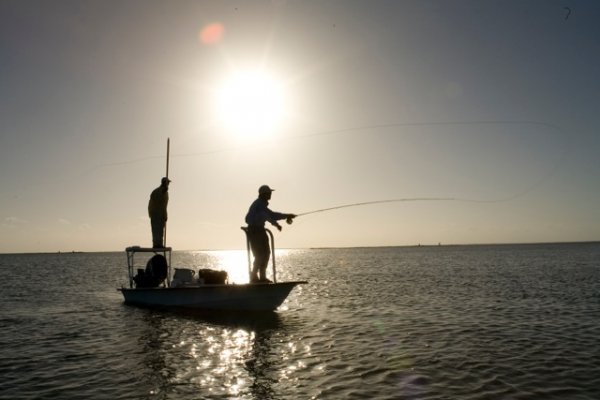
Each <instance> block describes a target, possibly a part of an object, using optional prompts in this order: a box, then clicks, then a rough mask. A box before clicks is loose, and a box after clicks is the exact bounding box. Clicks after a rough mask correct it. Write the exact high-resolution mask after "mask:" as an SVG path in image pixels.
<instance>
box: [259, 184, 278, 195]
mask: <svg viewBox="0 0 600 400" xmlns="http://www.w3.org/2000/svg"><path fill="white" fill-rule="evenodd" d="M274 190H275V189H271V188H270V187H269V186H268V185H262V186H261V187H259V188H258V194H263V193H271V192H273V191H274Z"/></svg>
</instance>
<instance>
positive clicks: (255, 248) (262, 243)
mask: <svg viewBox="0 0 600 400" xmlns="http://www.w3.org/2000/svg"><path fill="white" fill-rule="evenodd" d="M250 248H251V249H252V254H253V255H254V264H253V268H252V276H251V278H250V280H251V281H256V280H258V278H259V277H258V274H259V273H260V279H261V280H264V279H266V278H267V275H266V272H267V265H268V264H269V258H270V257H271V250H270V248H269V239H268V238H267V232H266V231H264V230H261V231H256V232H252V235H251V236H250Z"/></svg>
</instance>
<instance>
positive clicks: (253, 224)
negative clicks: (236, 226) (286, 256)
mask: <svg viewBox="0 0 600 400" xmlns="http://www.w3.org/2000/svg"><path fill="white" fill-rule="evenodd" d="M273 190H274V189H271V188H270V187H269V186H267V185H262V186H261V187H260V188H258V198H257V199H256V200H254V202H253V203H252V205H251V206H250V209H248V214H246V223H247V224H248V240H249V241H250V248H251V249H252V254H253V255H254V264H253V268H252V274H251V275H250V282H251V283H255V282H266V283H270V282H271V281H270V280H269V279H267V265H268V264H269V258H270V257H271V249H270V246H269V238H268V237H267V231H265V222H267V221H269V223H270V224H271V225H273V226H275V227H276V228H277V229H278V230H279V231H281V225H279V223H277V221H278V220H281V219H287V222H288V224H291V223H292V220H293V219H294V218H296V215H295V214H284V213H280V212H275V211H271V210H270V209H269V200H271V193H272V192H273ZM273 251H275V249H273ZM259 274H260V276H259Z"/></svg>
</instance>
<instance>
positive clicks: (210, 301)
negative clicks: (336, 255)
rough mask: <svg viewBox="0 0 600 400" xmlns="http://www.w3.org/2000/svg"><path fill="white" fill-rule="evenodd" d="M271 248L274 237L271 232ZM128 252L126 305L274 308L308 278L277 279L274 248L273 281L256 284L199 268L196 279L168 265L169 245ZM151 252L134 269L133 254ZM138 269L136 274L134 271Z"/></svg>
mask: <svg viewBox="0 0 600 400" xmlns="http://www.w3.org/2000/svg"><path fill="white" fill-rule="evenodd" d="M246 229H247V228H246V227H242V230H244V232H246V250H247V252H248V273H249V275H250V272H251V265H250V261H251V255H250V244H249V241H248V236H247V230H246ZM266 231H267V233H268V234H269V236H270V238H271V249H275V240H274V237H273V234H272V232H271V231H269V230H268V229H266ZM125 252H126V253H127V269H128V274H129V287H122V288H119V289H118V290H120V291H121V293H123V297H124V298H125V303H126V304H134V305H141V306H147V307H159V308H185V309H198V310H228V311H274V310H276V309H277V308H278V307H279V306H280V305H281V304H282V303H283V302H284V301H285V299H286V298H287V297H288V295H289V294H290V292H291V291H292V289H294V287H296V286H297V285H300V284H306V283H308V282H307V281H287V282H277V274H276V264H275V251H273V252H272V253H273V254H272V258H271V264H272V267H273V270H272V271H273V281H272V282H259V283H244V284H235V283H228V282H227V280H226V274H225V273H224V272H221V273H219V272H220V271H213V270H208V269H201V270H199V271H198V277H197V278H195V277H194V276H193V275H195V271H193V270H189V269H185V268H175V273H174V274H173V273H172V268H171V252H172V249H171V247H163V248H147V247H140V246H130V247H127V248H126V249H125ZM139 253H146V255H148V254H147V253H151V254H152V253H153V254H154V255H153V256H152V257H151V258H150V260H149V261H148V263H147V264H146V268H145V269H141V268H137V266H136V261H135V258H136V255H138V254H139ZM136 272H137V274H136Z"/></svg>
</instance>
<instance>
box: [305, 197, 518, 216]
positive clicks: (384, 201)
mask: <svg viewBox="0 0 600 400" xmlns="http://www.w3.org/2000/svg"><path fill="white" fill-rule="evenodd" d="M508 199H509V198H507V199H498V200H476V199H462V198H457V197H408V198H402V199H387V200H373V201H363V202H360V203H352V204H342V205H339V206H335V207H328V208H321V209H319V210H313V211H307V212H303V213H300V214H296V217H301V216H304V215H310V214H316V213H320V212H325V211H332V210H339V209H340V208H348V207H358V206H366V205H371V204H383V203H400V202H409V201H461V202H470V203H498V202H502V201H506V200H508Z"/></svg>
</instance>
